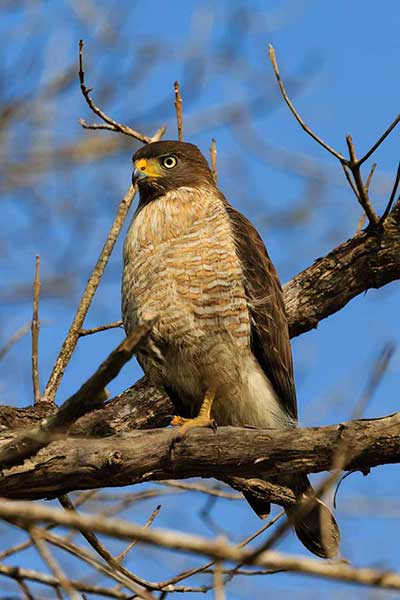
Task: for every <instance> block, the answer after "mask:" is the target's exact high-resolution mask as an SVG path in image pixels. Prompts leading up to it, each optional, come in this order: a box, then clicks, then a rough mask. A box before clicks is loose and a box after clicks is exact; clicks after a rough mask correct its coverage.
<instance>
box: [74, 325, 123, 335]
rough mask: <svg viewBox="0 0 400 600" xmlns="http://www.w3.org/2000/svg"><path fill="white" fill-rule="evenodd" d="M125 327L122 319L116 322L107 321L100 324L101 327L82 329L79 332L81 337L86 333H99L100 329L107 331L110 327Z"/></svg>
mask: <svg viewBox="0 0 400 600" xmlns="http://www.w3.org/2000/svg"><path fill="white" fill-rule="evenodd" d="M121 327H123V323H122V321H114V323H107V325H99V327H92V328H91V329H81V330H80V332H79V337H84V336H85V335H92V334H93V333H98V332H99V331H107V330H108V329H116V328H121Z"/></svg>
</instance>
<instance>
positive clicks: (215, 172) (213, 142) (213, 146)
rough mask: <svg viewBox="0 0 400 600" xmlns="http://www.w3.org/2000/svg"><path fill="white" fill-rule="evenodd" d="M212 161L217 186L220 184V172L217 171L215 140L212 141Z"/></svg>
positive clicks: (212, 170)
mask: <svg viewBox="0 0 400 600" xmlns="http://www.w3.org/2000/svg"><path fill="white" fill-rule="evenodd" d="M210 159H211V172H212V174H213V177H214V181H215V185H217V184H218V171H217V142H216V141H215V139H214V138H212V140H211V146H210Z"/></svg>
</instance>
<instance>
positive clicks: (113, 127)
mask: <svg viewBox="0 0 400 600" xmlns="http://www.w3.org/2000/svg"><path fill="white" fill-rule="evenodd" d="M83 46H84V43H83V40H80V42H79V81H80V84H81V91H82V94H83V97H84V98H85V100H86V102H87V104H88V106H89V107H90V109H91V110H92V111H93V112H94V114H95V115H97V116H98V117H100V119H102V120H103V121H104V122H105V123H107V126H103V125H100V126H99V125H98V124H95V125H94V126H93V125H88V124H87V123H85V121H83V119H81V120H80V124H81V125H82V127H84V128H85V129H108V130H110V131H115V132H118V133H123V134H125V135H129V136H130V137H133V138H135V139H136V140H139V141H140V142H143V144H148V143H149V142H151V141H152V138H151V137H149V136H147V135H144V134H143V133H140V132H139V131H136V130H135V129H132V127H128V126H127V125H122V124H121V123H118V122H117V121H114V119H112V118H111V117H109V116H108V115H106V113H105V112H103V111H102V110H101V109H100V108H99V107H98V106H96V104H95V103H94V101H93V100H92V98H91V96H90V92H91V91H92V89H91V88H87V87H86V85H85V73H84V70H83Z"/></svg>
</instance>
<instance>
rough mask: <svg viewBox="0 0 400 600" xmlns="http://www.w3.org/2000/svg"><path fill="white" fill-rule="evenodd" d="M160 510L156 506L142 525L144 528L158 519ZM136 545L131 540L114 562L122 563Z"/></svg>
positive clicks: (135, 541) (135, 542) (159, 506)
mask: <svg viewBox="0 0 400 600" xmlns="http://www.w3.org/2000/svg"><path fill="white" fill-rule="evenodd" d="M160 510H161V504H159V505H158V506H156V508H155V509H154V510H153V512H152V513H151V515H150V517H149V518H148V519H147V521H146V523H145V524H144V527H150V526H151V524H152V523H153V522H154V519H156V518H157V517H158V515H159V513H160ZM137 543H138V542H137V540H133V541H132V542H130V543H129V544H128V545H127V546H126V548H124V550H122V552H120V554H118V556H116V557H115V560H116V562H117V563H120V562H121V561H123V560H124V558H125V557H126V555H127V554H128V552H130V551H131V550H132V548H133V547H134V546H136V544H137Z"/></svg>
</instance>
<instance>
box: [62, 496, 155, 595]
mask: <svg viewBox="0 0 400 600" xmlns="http://www.w3.org/2000/svg"><path fill="white" fill-rule="evenodd" d="M59 501H60V504H61V506H63V507H64V508H65V509H66V510H68V511H73V512H74V513H75V514H77V513H76V509H75V506H74V505H73V504H72V502H71V500H70V499H69V498H68V496H67V495H63V496H60V497H59ZM80 532H81V534H82V535H83V537H84V538H85V539H86V540H87V541H88V542H89V544H90V545H91V546H92V548H93V549H94V550H95V551H96V552H97V554H99V556H101V558H103V560H105V561H106V563H107V564H108V565H109V566H110V567H111V569H113V570H115V571H117V572H120V573H121V574H122V575H124V576H125V577H126V578H127V579H128V580H131V581H132V582H134V583H135V584H139V585H143V586H144V587H150V586H149V584H148V582H147V581H145V580H144V579H141V578H140V577H137V576H136V575H135V574H134V573H132V572H131V571H129V570H128V569H126V568H125V567H124V566H122V565H121V564H120V561H118V560H117V559H116V558H114V557H113V555H112V554H111V553H110V552H109V551H108V550H107V548H106V547H105V546H104V544H102V543H101V541H100V540H99V538H98V537H97V536H96V535H95V534H94V533H93V531H91V530H88V529H80ZM133 589H134V591H135V592H136V593H137V595H138V596H139V597H140V598H144V599H145V600H149V599H150V598H152V596H151V594H148V593H147V592H145V591H143V590H142V589H141V588H140V587H138V586H137V585H135V586H134V587H133Z"/></svg>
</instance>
